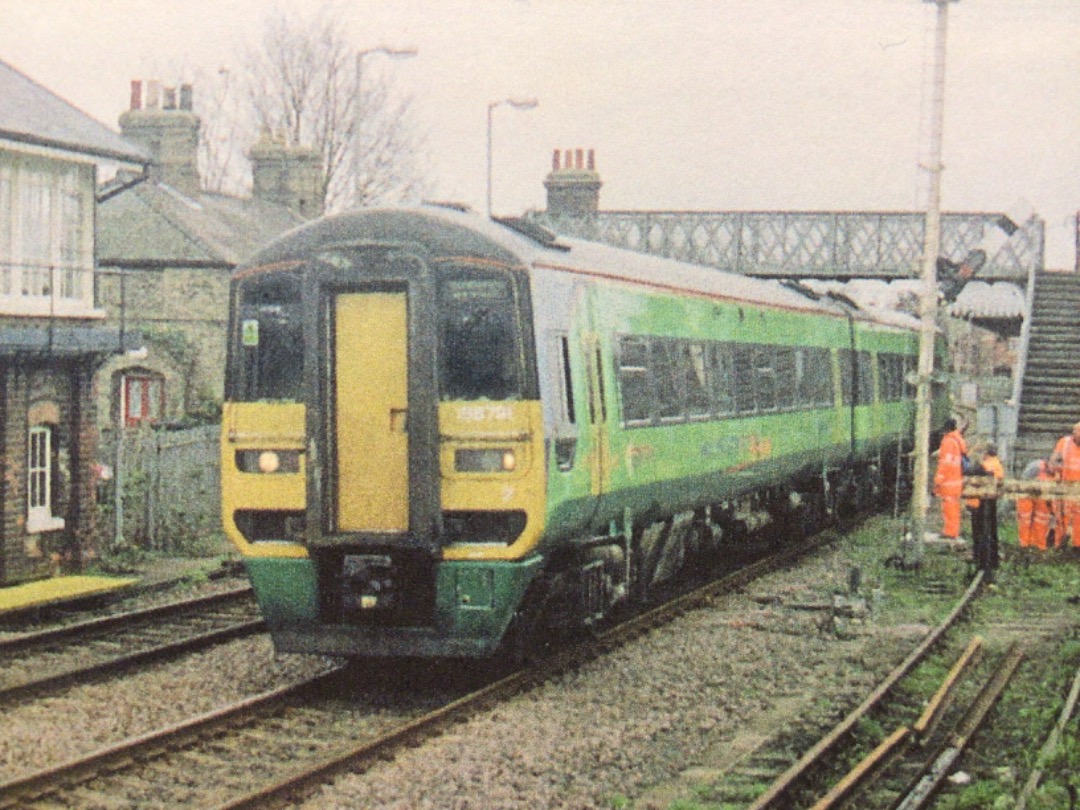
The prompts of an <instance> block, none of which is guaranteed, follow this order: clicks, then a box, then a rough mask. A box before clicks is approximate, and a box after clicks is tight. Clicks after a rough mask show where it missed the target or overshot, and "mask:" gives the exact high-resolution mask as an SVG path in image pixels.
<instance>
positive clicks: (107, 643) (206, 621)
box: [0, 586, 264, 704]
mask: <svg viewBox="0 0 1080 810" xmlns="http://www.w3.org/2000/svg"><path fill="white" fill-rule="evenodd" d="M263 627H264V623H263V621H262V620H261V619H260V618H259V617H258V613H257V610H256V607H255V602H254V599H253V598H252V593H251V588H249V587H246V586H245V587H240V588H235V589H233V590H230V591H225V592H222V593H219V594H214V595H212V596H202V597H196V598H192V599H186V600H183V601H179V602H173V603H170V604H167V605H160V606H157V607H153V608H144V609H142V610H136V611H130V612H127V613H119V614H116V615H113V616H106V617H102V618H97V619H89V620H86V621H81V622H77V623H75V624H70V625H66V626H64V627H59V628H53V629H49V630H40V631H36V632H31V633H25V634H22V635H19V636H13V637H10V638H7V639H4V640H0V658H2V660H3V661H4V666H3V668H2V669H0V704H5V703H11V702H12V701H14V700H17V699H21V698H26V697H28V696H31V695H36V694H41V693H43V692H46V691H50V690H55V689H60V688H64V687H67V686H71V685H73V684H76V683H80V682H85V681H88V680H91V679H94V678H98V677H103V676H105V675H111V674H115V673H117V672H121V671H124V670H127V669H130V668H132V667H136V666H141V665H144V664H147V663H150V662H153V661H159V660H163V659H165V658H168V657H171V656H175V655H179V654H181V653H184V652H190V651H193V650H197V649H200V648H203V647H206V646H209V645H212V644H219V643H221V642H224V641H228V640H231V639H234V638H238V637H240V636H244V635H248V634H251V633H256V632H259V631H260V630H262V629H263Z"/></svg>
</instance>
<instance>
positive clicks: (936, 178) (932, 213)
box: [902, 0, 958, 565]
mask: <svg viewBox="0 0 1080 810" xmlns="http://www.w3.org/2000/svg"><path fill="white" fill-rule="evenodd" d="M924 2H927V3H934V4H935V5H936V6H937V20H936V23H937V24H936V28H935V32H934V57H933V58H934V63H933V73H932V79H931V84H930V87H929V92H930V97H929V101H930V103H929V105H928V112H929V116H930V120H929V130H928V135H929V142H928V148H927V155H926V164H925V165H924V166H923V167H922V168H923V169H925V170H926V172H927V173H928V174H929V184H928V189H927V199H926V232H925V241H924V243H923V265H922V291H921V294H920V296H919V299H920V306H919V310H920V316H921V328H920V330H919V371H918V376H917V383H918V384H917V387H916V389H915V458H914V469H913V470H912V478H913V482H912V484H913V488H912V492H911V542H910V543H908V544H905V545H907V548H906V549H905V551H906V552H907V553H906V554H904V555H902V556H904V557H905V558H906V559H905V561H906V562H908V563H911V564H914V565H918V564H920V563H921V562H922V556H923V542H924V538H923V535H924V533H925V531H926V513H927V502H928V497H927V489H928V488H929V483H930V404H931V401H930V394H931V380H932V377H933V373H934V338H935V336H936V334H937V307H938V283H937V259H938V256H939V255H940V253H941V170H942V165H941V141H942V131H943V129H944V120H945V35H946V32H947V31H948V21H949V12H948V8H949V3H953V2H958V0H924ZM924 92H925V91H924Z"/></svg>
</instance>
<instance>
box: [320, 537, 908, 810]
mask: <svg viewBox="0 0 1080 810" xmlns="http://www.w3.org/2000/svg"><path fill="white" fill-rule="evenodd" d="M849 567H850V560H849V558H848V557H847V556H846V555H845V553H844V551H843V549H836V550H834V551H831V552H827V553H825V554H824V555H822V556H821V557H820V558H819V559H816V560H814V561H811V562H809V563H806V564H804V565H802V566H800V567H799V569H798V570H796V571H791V572H785V573H782V574H776V575H772V576H769V577H767V578H766V579H764V580H760V581H758V582H757V583H755V584H754V586H753V587H752V593H751V594H748V595H735V596H731V597H728V598H725V599H723V600H721V601H719V602H718V603H717V604H716V605H715V606H714V607H712V608H709V609H706V610H701V611H697V612H694V613H692V614H689V615H686V616H684V617H682V618H681V619H679V620H678V621H677V622H675V623H674V624H671V625H668V626H666V627H664V628H662V629H660V630H657V631H655V632H653V633H651V634H650V635H649V636H647V637H646V638H643V639H640V640H639V641H637V642H635V643H633V644H631V645H628V646H627V647H624V648H623V649H621V650H619V651H617V652H615V653H613V654H610V655H608V656H605V657H604V658H603V659H601V660H598V661H595V662H593V663H591V664H589V665H588V666H586V667H584V668H583V669H582V670H581V671H578V672H575V673H572V674H568V675H565V676H563V677H561V678H559V679H558V680H557V681H555V682H552V683H549V684H546V685H545V686H543V687H542V688H540V689H538V690H535V691H533V692H532V693H530V694H528V695H526V696H524V697H522V698H520V699H518V700H515V701H513V702H511V703H510V704H507V705H503V706H500V707H498V708H497V709H495V710H493V711H491V712H487V713H484V714H482V715H480V716H478V717H476V718H474V719H473V720H471V721H469V722H468V723H465V724H463V725H461V726H457V727H455V728H454V729H453V730H452V731H450V732H449V733H446V734H444V735H443V736H441V737H439V738H437V739H435V740H432V741H430V742H428V743H426V744H425V745H424V746H422V747H421V748H419V749H415V750H411V751H406V752H403V753H402V754H400V755H399V756H398V757H397V758H396V759H395V760H394V761H392V762H388V763H382V764H380V765H378V766H376V767H374V768H372V769H371V770H369V771H367V772H366V773H364V774H362V775H348V776H345V777H342V778H340V779H338V780H337V782H336V783H335V784H334V785H332V786H328V787H326V788H324V789H323V790H322V791H321V792H320V793H319V794H318V795H316V796H313V797H312V798H311V799H310V800H309V801H308V802H307V803H306V804H304V805H302V806H303V807H304V808H305V810H328V809H329V808H342V810H344V808H354V807H361V806H362V807H365V808H392V809H393V810H406V809H407V810H423V809H424V808H439V809H440V810H445V809H446V808H452V809H453V810H465V809H466V808H470V809H472V808H475V809H479V808H483V810H503V809H505V810H511V809H512V808H515V809H516V808H522V810H524V808H529V809H530V810H535V808H539V807H543V808H593V807H598V808H607V807H620V806H636V807H639V808H641V807H649V808H653V807H656V808H659V807H667V804H666V803H659V802H655V803H654V801H652V800H650V799H647V798H646V799H642V795H643V794H644V792H645V791H646V789H647V788H649V787H650V786H653V785H656V784H658V783H663V782H664V781H665V780H669V779H672V778H674V777H676V776H677V775H678V774H679V773H680V772H681V771H683V770H684V769H687V768H689V767H691V766H694V765H700V764H703V762H702V760H703V758H704V752H707V751H709V750H714V751H715V750H717V749H718V748H722V747H723V746H725V745H731V744H732V743H733V742H734V741H735V740H736V738H739V737H741V736H744V735H746V734H747V733H748V732H750V733H751V734H752V733H753V731H754V729H755V728H763V729H764V728H770V729H774V730H775V728H776V727H777V725H778V724H779V725H780V726H781V727H782V726H783V725H784V719H783V718H778V717H777V716H776V714H777V712H780V711H783V712H784V713H785V717H790V718H791V719H794V718H795V717H797V716H800V715H803V714H804V713H805V712H806V711H811V710H813V711H817V712H826V713H831V712H834V711H835V710H836V707H837V706H841V705H842V706H845V707H846V706H847V705H849V704H854V703H856V702H858V700H859V699H860V698H861V697H862V696H863V695H865V693H866V692H867V691H868V690H869V689H870V688H872V686H873V684H874V683H875V682H876V681H877V680H878V679H879V678H880V676H882V675H883V674H884V673H885V672H886V671H888V669H889V668H891V666H893V665H894V664H895V663H896V662H897V661H899V660H900V659H901V658H902V657H903V655H904V654H905V653H906V651H907V650H908V649H910V647H911V646H912V645H913V644H914V640H913V639H914V638H915V637H917V636H919V635H921V634H922V633H923V632H925V630H926V629H927V628H926V627H919V626H916V627H911V628H908V629H907V630H904V629H903V628H896V627H893V628H887V627H885V626H884V624H882V625H880V626H879V624H878V623H877V622H876V621H873V620H872V619H871V621H869V622H866V623H863V624H859V625H857V626H855V627H850V626H849V627H846V628H845V630H844V632H843V633H841V634H837V633H836V632H834V629H835V628H834V625H832V623H830V622H829V621H828V618H829V614H828V613H827V612H818V611H811V610H793V609H785V608H783V607H778V606H775V605H773V606H768V605H765V606H763V604H762V601H766V600H761V599H754V598H752V596H753V595H758V596H762V595H769V596H780V597H781V598H782V600H783V602H784V603H787V604H798V603H803V604H806V603H812V602H821V601H822V599H826V600H827V598H828V595H829V594H830V593H831V592H832V591H833V590H834V589H835V590H839V589H843V588H845V587H846V584H847V577H848V572H849ZM841 635H842V636H843V637H841ZM845 695H846V697H845ZM781 707H782V708H781ZM632 801H636V804H633V805H631V804H630V802H632Z"/></svg>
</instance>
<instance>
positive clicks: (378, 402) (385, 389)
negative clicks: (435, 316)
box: [331, 292, 409, 533]
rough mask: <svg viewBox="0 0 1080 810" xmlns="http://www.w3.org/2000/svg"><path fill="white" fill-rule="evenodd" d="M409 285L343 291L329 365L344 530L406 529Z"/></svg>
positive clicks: (336, 304)
mask: <svg viewBox="0 0 1080 810" xmlns="http://www.w3.org/2000/svg"><path fill="white" fill-rule="evenodd" d="M407 320H408V318H407V302H406V295H405V293H404V292H356V293H344V294H339V295H338V296H337V297H336V300H335V302H334V340H333V345H334V356H333V368H332V377H331V378H332V380H333V386H334V391H333V398H332V401H333V402H334V409H335V412H334V423H335V436H336V439H337V452H336V459H335V462H334V464H335V466H336V470H335V472H336V475H335V476H334V480H335V481H336V482H337V498H336V499H335V500H336V515H334V520H335V523H336V528H337V530H338V531H339V532H362V533H403V532H406V531H408V529H409V434H408V432H407V423H406V418H407V415H408V382H409V381H408V361H407V358H408V354H409V351H408V349H409V347H408V326H407Z"/></svg>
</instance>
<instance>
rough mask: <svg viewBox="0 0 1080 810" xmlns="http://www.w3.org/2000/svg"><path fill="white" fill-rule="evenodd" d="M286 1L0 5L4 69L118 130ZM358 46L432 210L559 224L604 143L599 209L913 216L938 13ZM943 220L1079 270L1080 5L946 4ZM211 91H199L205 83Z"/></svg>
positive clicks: (823, 6)
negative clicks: (567, 190) (564, 161)
mask: <svg viewBox="0 0 1080 810" xmlns="http://www.w3.org/2000/svg"><path fill="white" fill-rule="evenodd" d="M312 5H313V3H312V2H311V0H308V2H297V1H296V0H294V2H292V3H290V2H288V0H281V2H277V3H275V2H271V0H265V1H264V0H183V2H176V3H169V2H162V0H0V59H2V60H4V61H6V62H8V63H9V64H11V65H13V66H14V67H16V68H18V69H19V70H21V71H23V72H24V73H26V74H28V75H29V76H30V77H31V78H33V79H35V80H37V81H39V82H40V83H42V84H43V85H45V86H46V87H48V88H49V89H50V90H52V91H54V92H56V93H57V94H59V95H60V96H62V97H63V98H65V99H67V100H68V101H70V102H71V103H73V104H75V105H76V106H77V107H80V108H81V109H83V110H85V111H86V112H88V113H89V114H91V115H92V116H94V117H95V118H97V119H98V120H100V121H102V122H103V123H105V124H107V125H108V126H110V127H111V128H113V129H116V128H117V118H118V117H119V115H120V113H121V112H123V110H124V109H125V108H126V107H127V105H128V101H129V82H130V80H131V79H136V78H139V79H152V78H160V79H162V80H163V81H165V82H166V83H169V84H173V83H176V82H177V81H179V80H185V81H186V80H189V79H190V77H189V76H170V75H160V72H161V71H163V70H165V69H166V68H165V67H164V66H166V65H168V66H170V67H169V68H168V69H169V70H174V69H176V68H175V67H173V66H201V67H202V68H204V69H206V70H208V71H211V72H213V71H216V70H217V68H219V67H223V66H224V67H228V66H230V65H237V66H238V65H239V61H240V60H239V59H238V57H237V56H236V52H237V50H238V49H240V48H242V47H244V46H245V45H246V44H248V43H252V42H254V41H255V40H256V39H257V36H258V34H259V33H261V29H262V19H263V16H264V14H265V13H266V12H267V11H268V10H271V9H273V8H275V7H289V6H296V7H297V8H302V7H311V6H312ZM334 8H336V9H339V12H338V13H339V15H340V18H341V25H342V29H343V30H344V31H346V32H347V33H348V35H349V37H350V39H351V40H352V41H353V42H355V45H356V47H357V48H358V49H360V48H371V47H374V46H379V45H385V46H390V47H413V48H416V49H418V51H419V55H418V56H417V57H416V58H415V59H411V60H406V61H393V62H391V61H389V60H387V59H385V58H383V57H379V56H373V57H370V58H368V59H366V60H365V62H364V65H365V68H364V69H365V75H366V71H368V70H371V71H388V72H392V75H393V77H394V79H395V80H396V82H397V84H398V86H399V87H400V89H401V90H402V91H403V92H406V93H408V94H411V95H412V96H413V98H414V104H415V112H416V115H417V118H418V120H419V122H420V125H421V126H422V128H423V129H424V130H425V131H426V132H427V149H428V156H427V163H426V165H427V166H428V182H429V185H430V187H431V190H432V196H434V197H437V198H439V199H453V200H458V201H462V202H466V203H469V204H470V205H472V206H473V207H474V208H476V209H477V210H483V208H484V206H485V195H486V120H487V118H486V116H487V104H488V103H489V102H491V101H497V100H499V99H504V98H507V97H535V98H537V99H539V102H540V104H539V107H537V108H536V109H534V110H531V111H517V110H513V109H510V108H507V107H502V108H499V109H498V110H496V112H495V126H494V141H495V160H494V173H493V174H494V195H493V196H494V206H493V207H494V209H495V212H496V213H504V214H513V213H520V212H522V211H524V210H526V209H529V208H544V207H545V196H544V188H543V185H542V183H543V179H544V177H545V175H546V174H547V172H548V171H549V170H550V168H551V152H552V150H553V149H555V148H585V149H588V148H593V149H595V150H596V159H597V168H598V170H599V171H600V174H601V178H602V180H603V182H604V186H603V189H602V191H601V207H603V208H606V209H613V208H619V209H707V210H774V209H791V210H864V209H873V210H918V209H920V207H921V206H922V205H923V198H922V191H921V189H922V188H923V185H922V183H921V181H920V173H919V170H918V168H917V167H918V163H919V158H920V155H921V154H922V153H924V152H925V134H924V133H925V126H923V125H921V123H920V117H921V110H922V105H921V100H922V98H923V85H924V76H925V75H926V73H927V71H928V70H929V68H928V67H927V62H928V60H929V54H930V48H931V44H932V43H931V33H932V22H933V16H934V5H933V4H932V3H927V2H923V0H649V1H646V0H546V1H545V0H349V1H348V2H339V3H337V4H336V5H335V6H334ZM945 92H946V110H945V132H944V147H943V149H944V165H945V171H944V173H943V175H942V204H943V207H944V209H945V210H947V211H1004V210H1008V209H1009V208H1010V207H1012V206H1013V203H1014V202H1015V201H1016V200H1017V199H1018V198H1023V199H1026V200H1028V201H1029V202H1030V203H1031V205H1032V206H1033V207H1034V208H1035V210H1036V212H1037V213H1038V215H1039V216H1040V217H1042V218H1043V219H1044V220H1045V221H1046V225H1047V241H1048V245H1047V262H1048V265H1049V266H1051V267H1063V268H1071V267H1072V266H1073V263H1074V250H1073V239H1074V237H1073V227H1072V217H1074V216H1075V212H1076V210H1077V208H1080V182H1078V180H1080V0H961V2H959V3H955V4H952V5H950V6H949V35H948V72H947V80H946V88H945ZM196 93H198V88H197V87H196Z"/></svg>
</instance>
